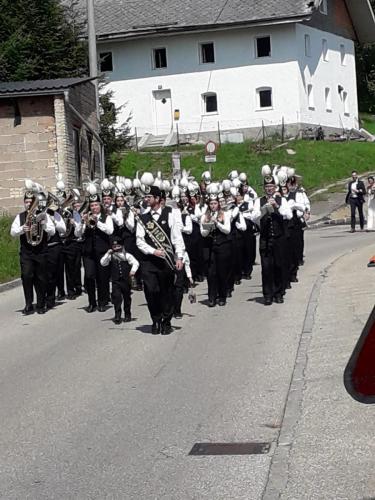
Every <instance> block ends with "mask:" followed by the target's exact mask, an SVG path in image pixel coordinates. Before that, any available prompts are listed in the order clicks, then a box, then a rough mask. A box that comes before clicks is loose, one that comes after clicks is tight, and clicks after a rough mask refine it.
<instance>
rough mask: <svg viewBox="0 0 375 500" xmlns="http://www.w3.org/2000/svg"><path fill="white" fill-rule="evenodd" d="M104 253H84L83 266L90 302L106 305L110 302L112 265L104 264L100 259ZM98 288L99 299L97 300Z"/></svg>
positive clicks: (91, 303)
mask: <svg viewBox="0 0 375 500" xmlns="http://www.w3.org/2000/svg"><path fill="white" fill-rule="evenodd" d="M103 255H104V254H95V253H94V254H89V255H83V267H84V270H85V279H84V281H85V287H86V291H87V295H88V297H89V304H90V305H92V306H96V305H97V302H98V303H99V306H104V305H106V304H107V303H108V302H109V277H110V267H109V266H105V267H104V266H102V265H101V264H100V259H101V258H102V257H103ZM96 289H97V293H98V301H97V300H96Z"/></svg>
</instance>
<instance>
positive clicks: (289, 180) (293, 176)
mask: <svg viewBox="0 0 375 500" xmlns="http://www.w3.org/2000/svg"><path fill="white" fill-rule="evenodd" d="M288 182H289V184H291V185H292V186H294V185H295V184H297V177H296V176H295V175H292V176H291V177H289V179H288Z"/></svg>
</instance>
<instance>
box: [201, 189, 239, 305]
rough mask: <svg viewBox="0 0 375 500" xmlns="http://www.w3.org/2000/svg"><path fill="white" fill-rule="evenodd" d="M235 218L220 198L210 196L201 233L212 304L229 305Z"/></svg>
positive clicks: (203, 216)
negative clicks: (224, 206)
mask: <svg viewBox="0 0 375 500" xmlns="http://www.w3.org/2000/svg"><path fill="white" fill-rule="evenodd" d="M230 232H231V219H230V214H229V213H228V212H224V211H223V210H221V209H220V205H219V199H218V198H217V196H216V195H210V199H209V202H208V209H207V211H206V213H205V214H203V215H202V218H201V234H202V236H203V238H204V243H205V246H204V248H203V252H204V259H205V264H206V269H207V271H206V273H207V283H208V306H209V307H214V306H215V305H216V300H217V299H218V303H219V306H225V304H226V300H227V295H228V286H229V285H228V282H229V279H230V271H231V255H232V241H231V236H230Z"/></svg>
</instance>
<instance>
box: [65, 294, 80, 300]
mask: <svg viewBox="0 0 375 500" xmlns="http://www.w3.org/2000/svg"><path fill="white" fill-rule="evenodd" d="M66 298H67V299H68V300H75V299H76V298H77V295H67V296H66Z"/></svg>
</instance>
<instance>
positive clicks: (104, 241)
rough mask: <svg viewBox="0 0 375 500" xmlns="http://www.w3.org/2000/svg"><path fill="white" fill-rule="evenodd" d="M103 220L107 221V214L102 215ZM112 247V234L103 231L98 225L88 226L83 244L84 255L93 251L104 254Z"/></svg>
mask: <svg viewBox="0 0 375 500" xmlns="http://www.w3.org/2000/svg"><path fill="white" fill-rule="evenodd" d="M99 220H100V221H101V222H105V220H106V216H103V215H102V214H101V215H100V219H99ZM109 247H110V236H109V235H108V234H105V233H104V232H103V231H101V230H100V229H99V228H98V227H97V226H94V227H90V226H86V229H85V241H84V244H83V255H90V254H92V253H94V254H97V255H104V254H105V253H106V252H107V251H108V250H109Z"/></svg>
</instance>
